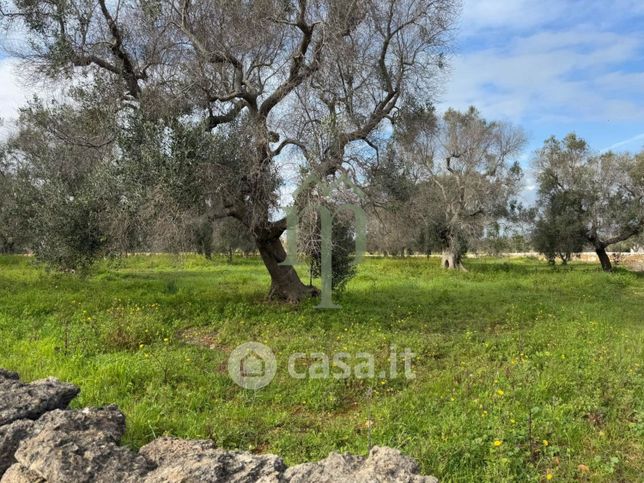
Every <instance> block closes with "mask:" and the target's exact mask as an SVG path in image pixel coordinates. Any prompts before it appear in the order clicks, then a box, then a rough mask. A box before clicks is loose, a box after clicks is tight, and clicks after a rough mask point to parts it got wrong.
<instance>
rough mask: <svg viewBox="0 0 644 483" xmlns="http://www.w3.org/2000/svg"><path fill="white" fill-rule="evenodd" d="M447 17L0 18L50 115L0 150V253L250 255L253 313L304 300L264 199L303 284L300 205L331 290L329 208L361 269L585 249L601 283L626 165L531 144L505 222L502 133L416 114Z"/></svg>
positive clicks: (636, 175) (327, 1) (277, 11)
mask: <svg viewBox="0 0 644 483" xmlns="http://www.w3.org/2000/svg"><path fill="white" fill-rule="evenodd" d="M457 11H458V2H457V1H455V0H358V1H354V2H343V1H338V0H315V1H314V0H261V1H256V2H228V1H223V0H163V1H152V2H149V1H145V2H140V1H123V2H118V3H117V4H114V3H112V2H106V1H104V0H46V1H41V2H31V1H29V2H25V1H13V2H3V4H2V10H1V12H0V17H1V19H2V20H1V25H2V27H3V28H4V29H6V30H7V31H9V32H12V31H13V32H20V34H21V36H22V37H23V38H24V39H25V42H23V43H22V44H21V45H20V46H19V47H18V48H16V51H15V52H14V55H16V56H19V57H21V58H22V59H23V68H24V71H25V73H28V74H30V75H31V76H32V78H35V79H38V80H40V81H42V82H49V83H50V84H49V85H55V86H56V89H57V90H58V92H57V94H58V95H57V96H56V99H58V101H55V100H51V99H49V98H48V97H47V96H39V97H37V98H34V99H33V100H31V101H30V102H29V103H28V104H27V105H26V106H24V107H23V108H22V109H21V111H20V116H19V119H18V120H17V123H16V126H15V129H14V130H13V133H12V134H11V136H10V137H9V138H8V139H6V140H5V141H3V142H2V143H1V145H0V251H3V252H15V251H22V250H30V251H32V252H33V253H34V254H35V255H36V256H37V257H38V258H39V259H41V260H43V261H45V262H47V263H49V264H51V265H52V266H54V267H58V268H60V269H65V270H67V269H78V268H84V267H88V266H90V265H91V264H92V262H93V261H94V260H96V259H97V258H100V257H106V256H111V255H115V254H122V253H129V252H136V251H196V252H199V253H202V254H203V255H204V256H206V257H210V256H212V254H214V253H225V254H227V256H229V257H230V256H231V254H232V253H233V252H235V251H242V252H245V253H248V252H251V251H253V250H256V251H257V252H258V253H259V255H260V256H261V259H262V261H263V262H264V264H265V266H266V269H267V271H268V273H269V275H270V278H271V288H270V296H271V297H272V298H276V299H280V300H287V301H299V300H302V299H304V298H306V297H309V296H312V295H316V294H317V289H316V288H315V287H313V286H312V283H311V282H310V281H309V283H308V284H307V283H304V282H302V281H301V279H300V277H299V275H298V273H297V272H296V271H295V269H294V268H293V267H292V266H289V265H286V264H283V263H282V262H283V261H284V260H285V259H286V251H285V249H284V246H283V238H284V235H285V232H286V229H287V217H286V216H285V210H284V208H285V207H283V206H280V199H281V196H280V195H281V194H282V192H283V191H284V189H285V188H290V189H291V190H294V189H295V188H297V189H296V190H295V193H296V195H295V196H294V199H293V202H292V205H291V206H289V207H287V208H288V209H289V210H292V211H294V212H296V213H298V215H299V218H300V220H301V225H302V226H301V227H300V240H299V248H300V252H301V253H302V255H303V256H305V257H306V259H307V260H308V261H309V262H310V273H309V279H311V278H312V277H314V276H316V275H318V274H319V271H320V260H321V259H320V219H319V215H318V214H316V207H318V206H324V207H326V208H327V209H329V210H330V211H332V212H333V213H334V214H335V218H334V228H335V232H336V238H335V241H334V245H335V247H334V250H335V251H334V253H335V254H336V257H335V259H334V270H333V271H334V280H335V282H334V284H335V285H336V286H337V287H341V286H343V284H344V282H345V281H346V280H347V279H348V277H350V275H351V274H352V273H353V270H354V269H353V265H352V263H351V261H352V254H351V250H352V248H351V247H352V244H353V242H354V239H355V233H354V232H353V231H352V230H353V228H352V226H353V225H352V223H351V219H348V218H346V217H343V216H342V215H340V213H339V211H338V210H337V208H338V207H339V206H340V205H342V204H345V203H361V204H362V205H363V207H364V208H365V210H366V211H367V213H368V237H367V238H368V240H369V246H368V248H369V250H370V251H373V252H377V253H385V254H397V255H398V254H405V253H412V252H414V253H423V254H429V253H440V254H441V256H442V259H441V264H442V265H443V266H444V267H445V268H448V269H460V270H462V269H465V266H464V263H463V258H464V255H465V254H466V253H467V252H470V251H488V252H492V253H497V252H501V251H514V250H527V249H529V248H535V249H537V250H538V251H540V252H541V253H544V254H545V255H546V257H547V258H548V260H550V261H554V260H555V259H556V258H560V259H561V260H562V261H564V262H567V261H568V260H569V259H570V257H571V256H572V254H574V253H576V252H579V251H580V250H582V249H585V248H587V247H591V248H592V249H593V250H595V251H596V252H597V255H598V257H599V260H600V262H601V265H602V267H603V268H604V269H605V270H610V269H611V264H610V259H609V258H608V256H607V254H606V250H607V248H609V247H611V246H615V244H618V243H622V244H623V243H628V242H629V240H630V241H632V240H635V239H637V237H639V236H640V235H641V233H642V228H643V219H644V217H643V208H642V196H643V185H644V182H643V178H644V161H643V160H644V154H639V155H631V154H616V153H600V154H598V153H594V152H592V151H591V149H590V148H589V147H588V146H587V144H586V143H585V142H584V141H583V140H581V139H579V138H577V137H576V136H575V135H572V134H571V135H569V136H567V137H565V138H564V139H562V140H558V139H555V138H552V139H549V140H547V141H546V143H545V144H544V146H543V148H542V149H541V150H540V151H539V152H538V153H536V154H535V156H534V160H533V169H534V171H535V173H536V175H537V179H538V199H537V203H536V205H535V206H532V207H526V206H523V205H522V204H521V203H520V201H519V199H520V196H519V195H520V192H521V190H522V183H523V182H524V181H523V172H522V169H521V167H520V165H519V163H518V159H519V157H520V155H521V153H522V151H523V149H524V146H525V136H524V134H523V132H522V130H521V129H520V128H518V127H516V126H512V125H510V124H508V123H504V122H498V121H493V120H487V119H484V118H483V117H482V116H481V114H480V113H479V112H478V111H477V110H476V109H475V108H470V109H468V110H465V111H463V112H459V111H456V110H451V109H450V110H448V111H447V112H446V113H444V114H442V115H438V114H437V113H436V112H435V110H434V108H433V107H432V102H431V101H432V99H433V98H434V97H435V93H436V89H437V87H438V86H439V84H440V83H442V82H444V79H445V75H444V72H443V71H444V66H445V65H446V63H447V61H448V57H449V56H448V54H449V46H450V43H451V40H452V37H451V35H452V28H453V25H454V21H455V19H456V14H457ZM52 82H53V84H51V83H52ZM293 168H295V169H293ZM340 177H344V178H346V179H350V180H351V185H352V186H354V187H359V189H360V190H361V192H362V195H364V196H361V197H356V195H355V193H354V192H352V189H350V188H348V187H346V186H345V187H343V186H341V185H338V184H337V182H336V181H337V180H338V179H339V178H340ZM305 180H306V181H305ZM310 180H314V182H310Z"/></svg>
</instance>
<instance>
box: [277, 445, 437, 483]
mask: <svg viewBox="0 0 644 483" xmlns="http://www.w3.org/2000/svg"><path fill="white" fill-rule="evenodd" d="M284 479H285V481H287V482H289V483H305V482H316V483H437V482H438V480H437V479H436V478H434V477H433V476H419V475H418V465H417V464H416V463H415V462H414V460H412V459H411V458H408V457H406V456H403V455H402V454H401V453H400V451H398V450H396V449H392V448H386V447H378V446H375V447H373V448H372V449H371V451H370V452H369V456H368V457H367V458H362V457H359V456H351V455H340V454H337V453H332V454H331V455H329V457H328V458H326V459H324V460H322V461H319V462H317V463H304V464H302V465H298V466H294V467H292V468H289V469H288V470H286V473H285V474H284Z"/></svg>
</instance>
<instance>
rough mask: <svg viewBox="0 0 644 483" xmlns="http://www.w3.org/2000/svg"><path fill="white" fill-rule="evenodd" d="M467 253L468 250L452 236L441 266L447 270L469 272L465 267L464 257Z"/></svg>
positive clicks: (444, 251)
mask: <svg viewBox="0 0 644 483" xmlns="http://www.w3.org/2000/svg"><path fill="white" fill-rule="evenodd" d="M465 252H466V250H465V248H464V247H463V245H462V244H461V243H460V242H459V240H458V239H456V238H452V237H451V236H450V238H449V243H448V246H447V248H445V249H444V250H443V256H442V257H441V266H442V267H443V268H445V269H447V270H461V271H463V272H467V270H466V269H465V267H464V266H463V255H465Z"/></svg>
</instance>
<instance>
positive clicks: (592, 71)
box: [439, 0, 644, 159]
mask: <svg viewBox="0 0 644 483" xmlns="http://www.w3.org/2000/svg"><path fill="white" fill-rule="evenodd" d="M470 104H473V105H475V106H477V107H478V108H479V109H480V110H481V111H482V113H483V115H484V116H486V117H488V118H491V119H502V120H507V121H511V122H514V123H516V124H519V125H521V126H522V127H523V128H524V129H525V130H526V133H527V135H528V138H529V145H528V148H527V150H526V155H525V156H524V157H525V158H526V159H527V158H528V157H529V156H530V155H531V153H532V152H533V151H534V150H535V149H536V148H538V147H539V146H540V145H541V144H542V143H543V141H544V140H545V139H546V138H547V137H548V136H550V135H553V134H554V135H556V136H563V135H565V134H566V133H568V132H570V131H575V132H576V133H577V134H579V135H581V136H582V137H584V138H586V139H587V140H588V141H589V142H590V144H591V146H592V147H593V148H594V149H596V150H602V149H606V148H613V149H618V150H639V149H641V148H642V147H644V1H642V0H602V1H600V0H584V1H579V0H541V1H537V0H465V1H464V5H463V12H462V17H461V20H460V22H459V27H458V31H457V32H456V45H455V51H454V57H453V59H452V67H451V72H450V78H449V81H448V83H447V85H446V86H445V89H444V92H443V93H442V95H441V97H440V103H439V106H440V108H443V109H444V108H446V107H447V106H452V107H456V108H465V107H467V106H468V105H470Z"/></svg>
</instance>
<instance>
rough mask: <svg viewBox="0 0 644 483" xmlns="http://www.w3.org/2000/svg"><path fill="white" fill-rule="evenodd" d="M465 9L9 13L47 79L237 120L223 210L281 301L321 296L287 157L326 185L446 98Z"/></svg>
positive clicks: (62, 8) (181, 1)
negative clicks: (293, 219) (414, 112)
mask: <svg viewBox="0 0 644 483" xmlns="http://www.w3.org/2000/svg"><path fill="white" fill-rule="evenodd" d="M456 9H457V4H456V2H455V1H454V0H351V1H349V2H345V1H339V0H286V1H285V0H258V1H254V2H237V1H230V0H163V1H155V2H153V1H145V2H139V1H134V0H132V1H127V0H125V1H121V2H117V3H113V2H106V0H43V1H40V2H31V1H22V0H15V1H14V2H13V4H12V5H5V6H4V8H3V15H4V19H5V21H6V22H5V24H7V25H13V27H14V28H19V29H23V30H24V31H25V32H26V36H27V39H28V42H27V44H28V48H26V49H25V50H23V52H22V55H23V57H24V58H25V59H26V60H27V63H28V65H29V66H31V67H32V68H33V70H35V72H36V74H37V75H40V76H48V77H55V78H58V79H61V78H63V79H72V80H73V79H75V78H77V77H78V76H79V75H81V74H83V73H87V72H90V73H91V75H94V76H98V77H101V78H107V79H110V80H112V81H113V82H114V83H116V84H118V85H120V86H122V91H123V95H122V98H123V102H127V103H129V104H130V105H132V107H133V108H135V109H141V110H143V111H145V112H146V115H150V116H154V117H164V116H175V117H177V116H184V117H185V118H189V119H191V120H194V119H199V120H200V122H201V125H202V127H203V129H204V130H206V131H208V132H213V133H216V132H218V131H221V130H226V128H227V126H228V125H230V124H231V123H235V126H236V130H237V132H236V134H237V135H238V139H239V144H240V145H242V146H243V151H244V155H243V156H242V157H240V158H239V165H238V166H236V167H235V169H234V172H235V174H239V176H237V177H234V178H233V179H235V180H236V182H234V183H221V181H222V180H226V177H225V176H218V177H217V180H219V181H220V183H219V185H218V186H217V188H216V189H213V193H215V194H216V195H217V199H216V200H213V202H212V203H211V208H212V212H213V213H212V214H211V216H212V217H217V216H231V217H234V218H236V219H237V220H239V221H240V222H241V223H243V224H244V225H245V226H246V227H247V229H248V230H249V231H250V232H251V233H252V234H253V237H254V239H255V242H256V244H257V248H258V250H259V252H260V255H261V257H262V260H263V261H264V264H265V265H266V268H267V269H268V272H269V273H270V276H271V281H272V283H271V290H270V295H271V296H272V297H275V298H279V299H285V300H290V301H297V300H301V299H302V298H304V297H306V296H309V295H312V294H315V293H316V292H317V291H316V290H315V289H314V288H313V287H307V286H305V285H304V284H303V283H302V282H301V281H300V279H299V277H298V275H297V273H296V271H295V269H294V268H293V267H292V266H289V265H284V264H282V263H281V262H283V261H284V260H285V259H286V253H285V250H284V248H283V246H282V242H281V240H280V237H281V235H282V233H283V232H284V231H285V230H286V228H287V221H286V218H278V217H277V216H276V215H277V213H278V212H279V210H278V204H279V197H278V188H279V187H280V184H281V183H282V182H283V179H282V176H280V174H281V168H280V166H281V165H280V164H279V163H278V162H277V161H278V160H279V158H280V155H281V154H285V153H286V152H287V151H290V150H298V151H299V153H300V156H301V162H302V163H304V164H305V165H307V166H308V167H310V168H311V170H312V171H314V172H316V173H317V174H318V176H319V179H323V178H325V177H332V176H334V175H336V174H337V173H338V172H340V171H342V170H343V169H346V168H347V165H348V164H351V162H352V161H353V154H355V153H356V152H357V151H359V150H360V149H361V148H360V146H362V145H365V144H366V145H369V144H370V143H371V144H372V142H371V140H370V137H372V136H374V135H377V134H378V131H379V130H382V128H383V126H384V125H385V124H386V123H388V122H390V120H391V119H392V117H393V116H394V115H395V113H396V111H397V110H398V109H400V108H402V107H404V104H405V100H406V99H407V98H409V97H417V98H421V99H424V98H427V97H428V96H430V95H431V94H432V93H433V92H434V89H435V85H436V81H437V79H438V77H437V75H436V74H437V72H438V70H439V68H440V67H441V66H442V65H443V62H444V55H443V53H444V47H445V44H446V42H447V40H448V34H449V31H450V28H451V26H452V24H453V20H454V15H455V12H456ZM359 158H360V161H363V162H367V163H368V162H370V160H372V159H373V156H366V157H365V156H359ZM226 172H228V171H226ZM305 191H306V190H303V192H305ZM304 197H305V196H304ZM299 202H300V200H296V205H297V204H298V203H299ZM297 208H298V207H296V209H297Z"/></svg>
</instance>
